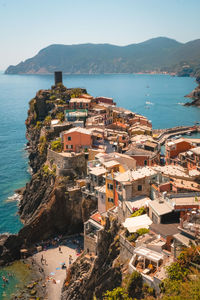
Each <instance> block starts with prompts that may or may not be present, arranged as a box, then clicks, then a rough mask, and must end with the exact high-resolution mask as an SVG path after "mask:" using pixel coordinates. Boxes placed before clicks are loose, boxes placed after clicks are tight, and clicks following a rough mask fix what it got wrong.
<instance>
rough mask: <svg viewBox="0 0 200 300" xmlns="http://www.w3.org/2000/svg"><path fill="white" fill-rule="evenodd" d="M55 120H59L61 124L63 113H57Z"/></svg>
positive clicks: (63, 117)
mask: <svg viewBox="0 0 200 300" xmlns="http://www.w3.org/2000/svg"><path fill="white" fill-rule="evenodd" d="M56 118H57V119H58V120H60V121H61V122H63V121H64V120H65V115H64V113H63V112H59V113H57V115H56Z"/></svg>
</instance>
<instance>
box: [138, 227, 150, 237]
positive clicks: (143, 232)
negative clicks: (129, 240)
mask: <svg viewBox="0 0 200 300" xmlns="http://www.w3.org/2000/svg"><path fill="white" fill-rule="evenodd" d="M148 232H149V229H147V228H140V229H138V230H137V233H138V234H139V236H141V235H143V234H146V233H148Z"/></svg>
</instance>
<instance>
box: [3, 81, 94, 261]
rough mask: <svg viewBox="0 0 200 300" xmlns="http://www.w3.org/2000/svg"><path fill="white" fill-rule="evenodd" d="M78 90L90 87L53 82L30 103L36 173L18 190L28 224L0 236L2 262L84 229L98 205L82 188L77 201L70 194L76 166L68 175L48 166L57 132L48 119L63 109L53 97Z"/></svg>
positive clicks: (30, 150) (29, 137)
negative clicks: (82, 193)
mask: <svg viewBox="0 0 200 300" xmlns="http://www.w3.org/2000/svg"><path fill="white" fill-rule="evenodd" d="M74 93H86V90H84V89H67V88H66V87H64V86H63V85H60V86H52V88H51V89H49V90H40V91H38V92H37V93H36V96H35V97H34V98H33V99H32V100H31V101H30V103H29V110H28V117H27V120H26V122H25V123H26V130H27V131H26V137H27V140H28V143H27V148H28V153H29V164H30V167H31V169H32V177H31V180H30V182H28V183H27V184H26V186H25V187H24V188H22V189H19V190H17V191H16V192H18V193H19V194H20V195H21V198H22V199H21V201H20V204H19V215H20V218H21V220H22V222H23V224H24V226H23V228H22V229H21V230H20V231H19V233H18V234H12V235H10V234H4V235H1V236H0V266H3V265H6V264H9V263H10V262H12V261H14V260H17V259H20V249H22V248H26V249H31V248H33V247H34V246H35V243H37V242H40V241H42V240H45V239H48V238H50V237H53V236H56V235H59V234H74V233H77V232H81V231H82V230H83V221H84V216H87V214H88V213H90V211H91V210H94V209H95V207H94V206H93V204H92V203H90V202H88V203H87V200H84V203H82V198H81V194H80V191H79V192H77V193H75V194H74V198H73V201H71V200H72V199H70V197H69V193H68V192H67V189H68V187H69V186H73V185H74V184H75V179H77V178H79V174H78V173H77V171H76V170H72V172H71V173H69V174H67V175H68V176H56V175H55V172H53V171H52V172H48V171H46V170H45V168H44V162H45V161H46V159H47V148H48V142H49V140H50V139H52V137H53V136H54V132H52V131H51V129H50V127H49V124H47V123H46V124H45V125H44V123H45V121H44V120H45V118H46V116H47V115H48V114H49V113H50V112H51V114H52V116H55V115H56V114H57V113H59V105H56V104H55V102H54V101H51V99H55V97H59V99H60V101H65V100H67V99H70V95H71V94H74ZM55 95H56V96H55ZM85 210H87V212H86V211H85Z"/></svg>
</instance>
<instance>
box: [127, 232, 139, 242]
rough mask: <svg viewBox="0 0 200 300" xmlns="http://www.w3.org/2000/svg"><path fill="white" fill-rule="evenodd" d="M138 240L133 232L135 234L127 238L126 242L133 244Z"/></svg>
mask: <svg viewBox="0 0 200 300" xmlns="http://www.w3.org/2000/svg"><path fill="white" fill-rule="evenodd" d="M137 238H138V234H137V233H136V232H135V233H132V234H131V235H129V236H128V238H127V239H128V241H129V242H135V241H136V240H137Z"/></svg>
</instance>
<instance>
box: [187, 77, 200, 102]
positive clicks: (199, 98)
mask: <svg viewBox="0 0 200 300" xmlns="http://www.w3.org/2000/svg"><path fill="white" fill-rule="evenodd" d="M196 81H197V83H198V86H197V87H196V88H195V89H194V90H193V91H192V92H191V93H190V94H189V95H187V96H186V97H188V98H191V99H192V101H191V102H187V103H186V104H185V106H198V107H200V76H198V77H197V78H196Z"/></svg>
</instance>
